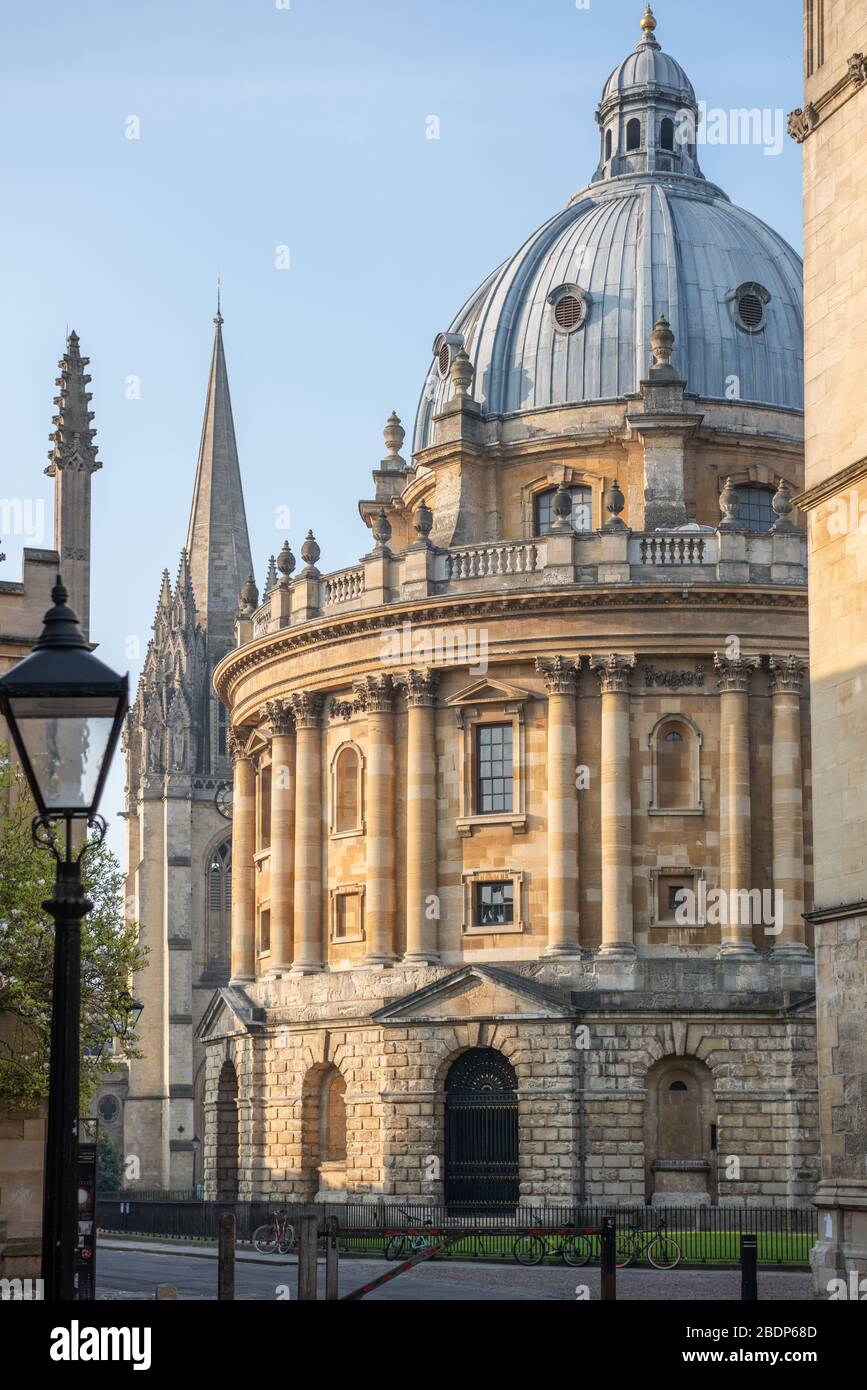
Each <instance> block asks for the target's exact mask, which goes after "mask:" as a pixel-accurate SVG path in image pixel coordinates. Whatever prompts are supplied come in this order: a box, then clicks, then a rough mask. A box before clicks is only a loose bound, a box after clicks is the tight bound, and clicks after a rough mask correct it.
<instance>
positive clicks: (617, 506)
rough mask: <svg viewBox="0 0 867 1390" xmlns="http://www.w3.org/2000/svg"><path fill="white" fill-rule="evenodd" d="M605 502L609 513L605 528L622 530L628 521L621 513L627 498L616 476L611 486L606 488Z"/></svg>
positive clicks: (606, 529) (607, 529)
mask: <svg viewBox="0 0 867 1390" xmlns="http://www.w3.org/2000/svg"><path fill="white" fill-rule="evenodd" d="M604 503H605V510H606V512H607V513H608V520H607V521H606V523H605V525H604V527H603V530H605V531H622V530H623V528H624V526H625V525H626V523H625V522H624V521H623V519H622V517H621V515H620V513H621V512H622V511H623V508H624V507H625V506H626V498H625V497H624V496H623V493H622V491H621V489H620V484H619V482H618V481H617V479H616V478H615V479H614V482H613V483H611V484H610V486H609V487H607V488H606V489H605V497H604Z"/></svg>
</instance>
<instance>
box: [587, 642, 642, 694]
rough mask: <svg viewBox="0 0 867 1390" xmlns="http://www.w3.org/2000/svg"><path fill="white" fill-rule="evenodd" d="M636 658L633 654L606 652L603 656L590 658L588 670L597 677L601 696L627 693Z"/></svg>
mask: <svg viewBox="0 0 867 1390" xmlns="http://www.w3.org/2000/svg"><path fill="white" fill-rule="evenodd" d="M637 661H638V658H637V657H636V655H635V653H634V652H626V653H624V652H608V653H606V654H605V655H604V656H603V655H598V656H591V658H590V670H591V671H595V672H596V674H597V676H598V677H599V686H600V689H601V691H602V694H603V695H611V694H615V693H626V694H628V693H629V673H630V672H631V671H632V669H633V667H634V666H635V665H636V663H637Z"/></svg>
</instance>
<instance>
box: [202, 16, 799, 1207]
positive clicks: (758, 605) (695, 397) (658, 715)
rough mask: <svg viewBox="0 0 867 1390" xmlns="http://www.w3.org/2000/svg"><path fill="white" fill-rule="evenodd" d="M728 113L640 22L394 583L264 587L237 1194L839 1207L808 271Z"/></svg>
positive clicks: (234, 949)
mask: <svg viewBox="0 0 867 1390" xmlns="http://www.w3.org/2000/svg"><path fill="white" fill-rule="evenodd" d="M697 117H698V108H697V103H696V98H695V93H694V91H693V88H692V86H691V84H690V82H689V79H688V77H687V76H686V74H685V72H684V71H683V69H682V68H681V67H680V65H679V64H678V63H677V62H675V61H674V59H673V58H671V57H670V56H669V55H668V53H667V52H665V51H664V49H663V48H662V46H661V44H660V41H659V39H658V38H657V34H656V21H655V19H654V17H653V15H652V13H651V12H650V9H649V8H648V10H647V12H646V14H645V16H644V18H643V20H642V22H641V38H640V41H639V42H638V44H637V47H636V48H635V50H634V52H632V53H631V54H630V55H629V56H628V57H627V58H626V59H625V60H624V61H623V62H622V63H620V64H619V65H618V67H617V68H615V70H614V72H613V73H612V75H611V77H610V78H609V79H608V81H607V82H606V84H605V87H604V89H603V94H602V100H601V102H600V104H599V107H598V109H597V113H596V119H597V123H598V126H599V137H600V159H599V165H598V168H597V170H596V172H595V174H594V175H593V178H592V180H591V182H590V183H589V184H588V186H587V187H586V188H584V189H582V190H581V191H580V192H578V193H576V194H575V195H574V196H573V197H571V198H570V200H569V202H568V203H567V205H566V207H565V208H564V209H562V211H559V212H557V213H556V214H555V215H554V216H553V217H551V218H550V219H549V220H548V221H547V222H546V223H545V224H544V225H543V226H542V227H541V228H539V230H538V231H535V232H533V233H532V235H530V236H529V237H528V239H527V240H526V241H525V242H524V244H523V245H522V246H521V247H520V249H519V250H518V251H517V252H516V253H515V254H514V255H513V256H512V257H510V258H509V259H508V260H507V261H505V262H504V264H503V265H501V266H500V267H499V268H498V269H497V270H495V271H494V272H493V273H492V274H491V275H490V276H489V277H488V278H487V280H485V282H484V284H483V285H482V286H481V287H480V288H479V289H478V290H477V291H476V293H475V294H474V295H472V296H471V297H470V299H469V300H468V301H467V303H466V305H465V306H464V307H463V308H462V309H461V310H460V311H459V313H458V314H457V315H456V316H455V317H454V318H453V319H452V321H451V323H450V325H449V327H448V328H445V329H442V331H440V332H438V333H437V334H436V336H435V338H434V342H433V351H432V360H431V362H430V365H429V367H428V369H427V374H426V377H425V381H424V386H423V390H422V393H421V401H420V404H419V408H418V413H417V418H416V422H415V433H414V442H413V447H412V453H411V458H410V459H405V457H404V454H403V453H402V450H403V445H404V438H405V434H404V429H403V426H402V425H401V423H400V421H399V419H398V418H397V416H396V415H392V416H391V417H390V419H389V421H388V424H387V426H386V429H385V441H386V448H387V452H386V455H385V457H384V458H383V459H382V461H381V463H380V464H379V466H378V467H377V468H376V470H375V471H374V474H373V481H374V487H373V491H372V495H371V496H370V497H369V498H367V499H364V500H362V501H361V503H360V512H361V515H362V517H363V519H364V521H365V522H366V524H367V526H368V527H369V533H370V538H369V542H368V545H367V548H366V553H365V554H364V555H363V557H362V558H361V560H360V561H359V562H358V563H357V564H355V565H353V566H351V567H349V568H348V569H344V570H341V571H339V572H337V573H327V572H323V571H322V570H321V569H320V548H319V545H318V544H317V543H316V541H315V539H314V538H313V537H312V535H309V534H308V537H307V539H306V541H305V542H304V544H303V545H302V546H301V560H302V562H303V564H302V565H301V567H300V568H299V567H298V566H297V565H296V562H295V560H294V557H293V556H292V555H291V552H290V549H289V546H288V544H287V545H286V546H284V549H283V552H282V553H281V555H280V556H279V557H278V560H277V563H276V566H272V567H271V569H270V571H269V576H268V581H267V584H266V589H265V593H264V597H263V598H262V600H261V602H260V600H259V595H258V593H257V590H256V586H255V584H254V583H253V582H252V580H251V581H250V582H248V583H247V584H246V585H244V587H243V589H242V592H241V611H240V615H239V617H238V619H237V623H236V629H235V630H236V645H235V647H234V648H233V649H231V650H230V651H228V652H227V653H226V654H225V655H223V656H222V657H221V659H220V660H219V661H218V664H217V665H216V669H215V673H214V686H215V689H216V692H217V694H218V696H219V698H220V700H221V701H222V702H223V704H224V705H225V706H226V708H227V709H228V711H229V720H230V730H229V748H230V752H231V756H232V759H233V762H234V772H233V776H234V794H233V805H232V823H231V847H230V849H229V847H228V845H227V846H226V849H225V854H226V856H227V859H226V862H227V863H228V862H229V857H230V865H231V895H232V914H231V978H230V980H229V982H228V984H225V985H222V986H221V987H220V988H218V989H217V990H216V991H215V992H214V993H213V996H212V998H211V1000H210V1003H209V1004H208V1005H207V1007H206V1008H205V1009H204V1011H203V1013H202V1016H201V1019H200V1021H199V1022H198V1025H197V1044H196V1045H197V1046H198V1047H201V1048H203V1049H204V1054H205V1058H206V1062H205V1068H204V1073H203V1078H204V1080H203V1085H204V1092H203V1104H204V1117H205V1118H204V1125H205V1132H204V1141H205V1142H204V1173H205V1189H206V1195H209V1196H212V1197H220V1198H232V1197H236V1196H240V1197H242V1198H255V1199H259V1198H261V1199H274V1200H275V1201H277V1200H278V1199H279V1200H280V1201H281V1202H291V1201H294V1200H299V1201H300V1200H305V1201H306V1200H312V1199H317V1198H318V1199H320V1200H328V1199H330V1200H375V1199H378V1198H386V1199H387V1198H390V1197H394V1198H397V1199H398V1200H400V1201H409V1200H416V1199H417V1200H422V1201H428V1202H436V1203H440V1202H444V1203H446V1205H447V1206H448V1207H449V1209H450V1210H453V1211H472V1210H490V1209H511V1208H513V1207H515V1206H516V1204H518V1203H524V1204H536V1205H539V1204H563V1203H572V1202H579V1201H587V1200H594V1199H601V1198H603V1197H604V1198H605V1199H606V1200H615V1201H622V1202H625V1203H641V1202H644V1201H649V1202H655V1203H671V1202H695V1203H716V1202H719V1203H728V1204H738V1205H741V1204H755V1205H758V1204H762V1205H768V1204H780V1205H783V1204H788V1203H798V1202H801V1201H804V1202H806V1201H807V1200H808V1199H809V1195H810V1193H811V1192H812V1189H813V1186H814V1183H815V1178H816V1150H817V1118H816V1104H815V1054H814V1017H813V1008H812V980H813V974H812V955H811V949H810V945H811V943H810V941H809V939H808V935H807V929H806V928H805V923H804V917H803V914H804V912H805V910H806V909H808V908H809V907H810V905H811V886H810V881H811V835H810V815H809V784H810V783H809V725H808V715H807V707H806V690H805V682H804V674H805V670H806V662H807V607H806V555H805V539H804V534H803V531H802V529H801V525H800V522H799V519H798V517H797V515H796V514H795V512H794V511H793V506H792V501H791V497H792V495H793V494H795V493H797V492H798V491H800V489H801V488H802V486H803V417H802V389H803V386H802V371H803V362H802V328H803V323H802V289H801V262H800V260H799V258H798V257H797V255H796V254H795V252H794V251H793V250H792V249H791V248H790V247H789V246H788V245H787V244H786V243H785V241H784V240H783V239H782V238H781V237H779V236H778V235H777V234H776V233H775V232H773V231H772V230H771V229H770V228H769V227H767V226H766V225H765V224H764V223H762V222H761V221H760V220H759V219H758V218H756V217H754V216H753V215H752V214H750V213H748V212H746V211H744V210H742V209H740V208H737V207H735V206H734V205H733V204H732V203H731V202H730V200H729V199H728V197H727V196H726V194H725V193H724V192H723V191H722V190H721V189H720V188H718V187H716V186H715V185H713V184H712V183H710V182H708V181H707V179H706V178H705V176H704V174H703V173H702V171H701V168H700V166H699V161H698V149H697V143H696V126H697ZM407 452H408V451H407ZM185 582H186V581H185ZM191 582H192V584H193V588H194V587H195V576H194V575H193V579H192V581H191ZM205 848H206V850H207V853H205V852H204V850H203V856H204V857H203V858H202V862H201V864H199V865H198V869H196V867H195V866H194V868H193V872H194V874H195V873H196V872H199V873H200V874H201V878H202V882H204V881H205V879H206V877H207V874H208V872H209V864H210V858H209V856H211V855H212V846H210V845H209V846H207V847H205Z"/></svg>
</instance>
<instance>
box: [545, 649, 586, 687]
mask: <svg viewBox="0 0 867 1390" xmlns="http://www.w3.org/2000/svg"><path fill="white" fill-rule="evenodd" d="M536 670H537V671H538V673H539V675H540V676H544V677H545V689H546V690H547V692H548V694H549V695H574V694H575V692H576V690H577V689H578V674H579V672H580V670H581V657H580V656H577V657H573V656H537V657H536Z"/></svg>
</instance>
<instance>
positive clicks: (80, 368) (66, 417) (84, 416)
mask: <svg viewBox="0 0 867 1390" xmlns="http://www.w3.org/2000/svg"><path fill="white" fill-rule="evenodd" d="M89 362H90V358H89V357H82V355H81V352H80V351H79V339H78V334H77V333H76V332H75V331H74V330H73V332H72V333H70V334H69V336H68V338H67V340H66V352H65V354H64V356H63V357H61V359H60V361H59V362H58V364H57V365H58V367H59V368H60V376H59V377H57V378H56V380H55V385H56V386H59V387H60V393H59V395H57V396H55V397H54V404H55V405H56V406H57V414H56V415H53V416H52V424H53V425H54V430H53V431H52V433H51V435H50V436H49V438H50V439H51V444H52V447H51V448H50V449H49V451H48V458H49V464H48V467H47V468H46V470H45V472H46V473H47V474H48V476H49V478H53V477H54V475H55V473H56V471H57V469H58V468H59V469H61V470H62V469H63V468H65V467H66V466H67V465H68V464H69V463H70V462H71V461H72V460H75V466H76V467H77V468H79V469H81V468H83V469H85V470H86V471H88V472H90V473H95V472H96V470H97V469H98V468H101V467H102V464H101V463H100V462H99V460H98V459H97V453H98V452H99V451H98V448H97V446H96V445H95V444H94V442H93V441H94V438H95V436H96V430H94V429H91V425H90V422H91V420H92V419H93V411H92V410H91V409H90V408H89V407H90V400H91V393H90V392H89V391H88V390H87V389H86V388H87V387H88V386H89V385H90V376H89V375H88V374H87V372H86V371H85V367H87V366H88V364H89Z"/></svg>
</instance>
